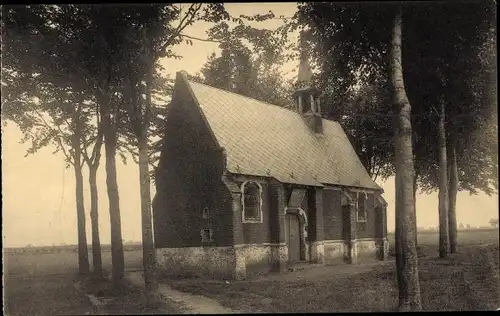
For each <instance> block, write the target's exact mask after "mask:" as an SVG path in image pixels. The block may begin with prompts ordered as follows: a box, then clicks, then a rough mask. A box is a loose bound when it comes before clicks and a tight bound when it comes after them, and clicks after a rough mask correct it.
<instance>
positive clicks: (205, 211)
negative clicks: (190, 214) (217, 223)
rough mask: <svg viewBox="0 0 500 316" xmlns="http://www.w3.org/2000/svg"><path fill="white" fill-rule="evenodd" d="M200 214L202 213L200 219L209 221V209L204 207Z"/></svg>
mask: <svg viewBox="0 0 500 316" xmlns="http://www.w3.org/2000/svg"><path fill="white" fill-rule="evenodd" d="M201 212H202V214H201V217H202V218H203V219H209V218H210V209H209V208H208V207H204V208H203V210H202V211H201Z"/></svg>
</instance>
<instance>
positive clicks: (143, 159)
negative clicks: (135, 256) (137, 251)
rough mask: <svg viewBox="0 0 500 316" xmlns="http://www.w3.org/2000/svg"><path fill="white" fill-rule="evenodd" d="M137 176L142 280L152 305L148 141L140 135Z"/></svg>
mask: <svg viewBox="0 0 500 316" xmlns="http://www.w3.org/2000/svg"><path fill="white" fill-rule="evenodd" d="M139 177H140V188H141V214H142V216H141V219H142V259H143V266H144V282H145V286H146V299H147V302H148V305H150V306H152V305H154V304H155V302H156V295H157V292H158V283H157V280H156V273H155V272H156V271H155V270H156V269H155V268H156V255H155V249H154V242H153V225H152V218H151V192H150V178H149V157H148V141H147V138H146V137H141V139H139Z"/></svg>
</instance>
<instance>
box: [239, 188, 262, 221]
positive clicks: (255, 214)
mask: <svg viewBox="0 0 500 316" xmlns="http://www.w3.org/2000/svg"><path fill="white" fill-rule="evenodd" d="M261 191H262V189H261V187H260V185H259V184H257V183H255V182H246V183H245V184H243V190H242V192H243V203H242V204H243V222H258V223H262V202H261Z"/></svg>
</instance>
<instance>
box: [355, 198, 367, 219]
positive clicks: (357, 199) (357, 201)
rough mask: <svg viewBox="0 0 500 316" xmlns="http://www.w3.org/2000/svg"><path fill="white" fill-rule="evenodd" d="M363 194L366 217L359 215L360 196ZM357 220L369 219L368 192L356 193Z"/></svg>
mask: <svg viewBox="0 0 500 316" xmlns="http://www.w3.org/2000/svg"><path fill="white" fill-rule="evenodd" d="M360 194H363V197H364V210H363V211H364V212H363V213H364V218H360V217H359V213H360V209H359V196H360ZM356 221H357V222H358V223H366V222H367V221H368V193H367V192H362V191H360V192H357V194H356Z"/></svg>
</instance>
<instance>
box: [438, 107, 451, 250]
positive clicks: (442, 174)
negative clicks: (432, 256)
mask: <svg viewBox="0 0 500 316" xmlns="http://www.w3.org/2000/svg"><path fill="white" fill-rule="evenodd" d="M444 111H445V109H444V102H443V101H441V102H440V112H439V124H438V146H439V151H438V152H439V257H440V258H444V257H446V254H447V252H448V242H449V236H448V176H447V173H448V170H447V168H448V166H447V162H446V134H445V132H446V131H445V127H444V124H445V112H444Z"/></svg>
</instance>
